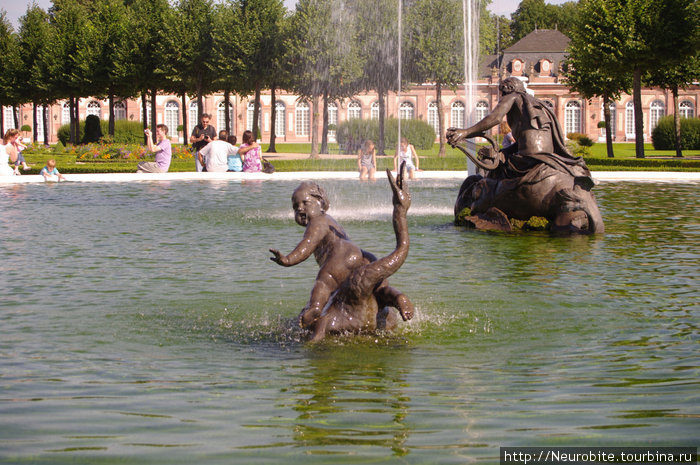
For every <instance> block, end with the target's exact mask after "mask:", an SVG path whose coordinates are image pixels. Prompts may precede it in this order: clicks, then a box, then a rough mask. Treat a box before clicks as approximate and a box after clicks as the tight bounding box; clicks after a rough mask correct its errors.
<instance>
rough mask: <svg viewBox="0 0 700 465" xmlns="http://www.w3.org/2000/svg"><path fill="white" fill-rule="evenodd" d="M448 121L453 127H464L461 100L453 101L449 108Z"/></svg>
mask: <svg viewBox="0 0 700 465" xmlns="http://www.w3.org/2000/svg"><path fill="white" fill-rule="evenodd" d="M450 121H452V127H453V128H463V127H464V104H463V103H462V102H453V103H452V108H451V109H450Z"/></svg>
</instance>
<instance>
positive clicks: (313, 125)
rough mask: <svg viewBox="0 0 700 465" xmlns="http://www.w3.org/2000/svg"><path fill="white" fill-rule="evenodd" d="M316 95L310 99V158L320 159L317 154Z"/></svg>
mask: <svg viewBox="0 0 700 465" xmlns="http://www.w3.org/2000/svg"><path fill="white" fill-rule="evenodd" d="M318 98H319V97H318V95H315V96H314V97H313V98H312V99H311V155H310V158H321V157H320V156H319V154H318V120H319V118H318Z"/></svg>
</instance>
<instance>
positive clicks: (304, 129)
mask: <svg viewBox="0 0 700 465" xmlns="http://www.w3.org/2000/svg"><path fill="white" fill-rule="evenodd" d="M295 120H296V134H297V136H308V135H309V133H310V131H309V104H308V103H306V102H299V103H297V108H296V112H295Z"/></svg>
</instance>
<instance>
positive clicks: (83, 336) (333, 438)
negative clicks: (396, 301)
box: [0, 180, 700, 464]
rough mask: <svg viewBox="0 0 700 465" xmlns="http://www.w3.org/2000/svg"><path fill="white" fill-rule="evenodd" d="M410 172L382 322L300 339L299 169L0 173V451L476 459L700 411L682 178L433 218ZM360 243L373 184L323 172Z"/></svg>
mask: <svg viewBox="0 0 700 465" xmlns="http://www.w3.org/2000/svg"><path fill="white" fill-rule="evenodd" d="M458 185H459V182H458V181H454V182H453V181H417V182H413V183H411V190H412V193H413V205H412V207H411V210H410V211H409V219H408V220H409V228H410V232H411V251H410V254H409V257H408V259H407V261H406V263H405V264H404V266H403V267H402V269H401V270H400V271H399V272H398V273H397V274H396V275H395V276H393V277H392V278H391V282H392V284H393V285H395V286H396V287H398V288H399V289H401V290H402V291H404V292H406V293H407V294H408V295H409V296H410V297H411V299H412V300H413V301H414V303H415V305H416V309H417V315H416V318H415V319H414V320H413V321H411V322H410V323H408V324H403V325H402V326H401V328H400V329H399V330H398V331H397V333H396V334H393V335H376V336H362V337H357V338H348V337H334V338H331V339H330V340H328V341H327V342H324V343H323V344H321V345H318V346H314V347H311V346H307V345H305V344H303V343H302V342H301V334H300V332H299V330H298V329H297V328H296V327H295V326H294V324H293V321H294V319H295V316H296V315H297V314H298V312H299V310H300V309H301V308H302V307H303V305H304V304H305V302H306V300H307V299H308V292H309V290H310V287H311V283H312V282H313V278H314V276H315V275H316V271H317V267H316V264H315V263H313V261H312V260H309V261H307V262H305V263H303V264H300V265H297V266H295V267H293V268H282V267H279V266H277V265H275V264H274V263H272V262H270V261H269V259H268V256H269V253H268V252H267V249H268V248H269V247H276V248H279V249H281V250H284V251H289V250H291V249H292V248H293V247H294V246H295V245H296V244H297V242H298V240H299V238H300V237H301V235H302V234H303V229H302V228H300V227H299V226H297V225H296V224H295V223H294V221H293V219H292V215H291V202H290V195H291V192H292V191H293V189H294V187H296V183H294V182H275V183H272V182H265V183H227V182H217V183H209V182H171V183H134V184H104V185H100V184H91V185H80V184H70V183H65V184H60V185H59V184H56V185H53V184H52V185H14V186H3V188H2V189H0V212H1V215H0V228H1V229H0V235H2V243H3V245H4V247H3V249H2V251H1V252H0V273H1V276H3V283H4V286H3V289H4V294H3V296H2V308H1V309H0V325H2V333H3V334H2V338H0V462H1V463H17V462H20V463H21V462H29V463H41V462H46V463H52V464H56V463H89V464H96V463H112V462H115V461H117V462H119V463H138V464H144V463H168V464H171V463H193V462H194V461H204V462H206V463H222V464H223V463H225V464H229V463H232V462H233V461H237V462H240V463H252V462H262V463H271V462H281V461H285V462H289V463H305V464H306V463H328V462H329V459H330V461H332V462H333V463H360V462H392V463H393V462H395V461H396V460H400V461H401V462H403V463H464V462H467V461H478V462H483V463H493V462H494V461H496V460H497V456H498V447H500V446H504V445H508V446H517V445H522V446H532V445H556V446H559V445H598V446H600V445H609V446H619V445H648V444H651V443H653V444H654V445H688V444H693V442H694V441H696V436H697V430H698V427H699V426H700V410H699V409H698V405H700V402H699V399H698V392H700V389H698V387H699V386H698V385H699V384H700V383H699V382H698V379H700V363H699V362H700V359H699V358H698V356H697V347H698V340H699V339H700V337H699V336H700V323H699V321H698V313H699V311H700V304H699V303H698V302H700V291H699V290H698V289H699V286H698V277H697V270H698V263H700V240H699V235H700V222H699V221H698V218H700V211H699V210H700V207H699V205H700V203H699V202H698V198H699V196H698V192H699V191H698V186H697V185H693V184H687V185H671V184H658V185H656V184H603V185H601V186H599V187H598V188H597V189H596V192H597V196H598V198H599V202H600V205H601V211H602V213H603V216H604V220H605V222H606V234H605V235H604V236H596V237H574V238H561V237H550V236H548V235H546V234H542V233H534V234H500V233H499V234H492V233H484V232H474V231H465V230H463V229H461V228H456V227H454V226H452V225H451V223H450V217H451V211H452V202H453V201H454V196H455V195H456V191H457V189H458ZM324 187H326V189H327V191H328V192H329V196H330V200H331V210H330V211H329V213H330V214H331V215H333V216H334V217H336V218H337V219H338V220H339V221H340V222H341V223H342V224H343V226H344V227H345V229H346V230H347V232H348V233H349V235H350V236H351V237H352V238H353V240H354V241H355V242H357V243H358V244H359V245H360V246H362V247H363V248H366V249H367V250H369V251H371V252H373V253H375V254H377V255H383V254H386V253H389V252H390V251H391V250H392V248H393V247H394V241H395V239H394V236H393V231H392V229H391V224H390V215H391V202H390V195H389V190H388V187H387V184H386V181H379V182H377V183H374V184H370V183H357V182H351V181H331V180H329V181H325V182H324Z"/></svg>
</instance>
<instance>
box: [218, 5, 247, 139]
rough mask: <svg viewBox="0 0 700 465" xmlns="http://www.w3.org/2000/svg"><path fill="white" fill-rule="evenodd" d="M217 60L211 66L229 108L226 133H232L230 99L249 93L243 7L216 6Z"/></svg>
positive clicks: (226, 109)
mask: <svg viewBox="0 0 700 465" xmlns="http://www.w3.org/2000/svg"><path fill="white" fill-rule="evenodd" d="M213 28H214V30H213V34H212V35H213V38H214V42H213V58H212V61H211V62H210V63H209V66H210V67H211V68H212V72H213V73H214V75H215V76H216V81H215V83H214V86H215V87H216V88H217V89H219V90H223V92H224V105H225V113H226V116H225V120H226V121H225V126H226V127H225V129H226V130H227V131H229V132H230V131H231V121H230V117H229V114H230V110H229V105H230V100H229V99H230V95H231V92H235V93H238V94H244V93H245V92H246V85H245V75H246V72H247V67H246V65H247V63H246V56H247V52H246V51H247V50H248V49H249V48H250V46H249V42H250V41H249V38H248V36H247V35H246V34H245V24H244V22H243V18H242V16H241V14H240V4H239V3H234V2H227V3H224V4H219V5H216V6H215V9H214V17H213Z"/></svg>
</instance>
